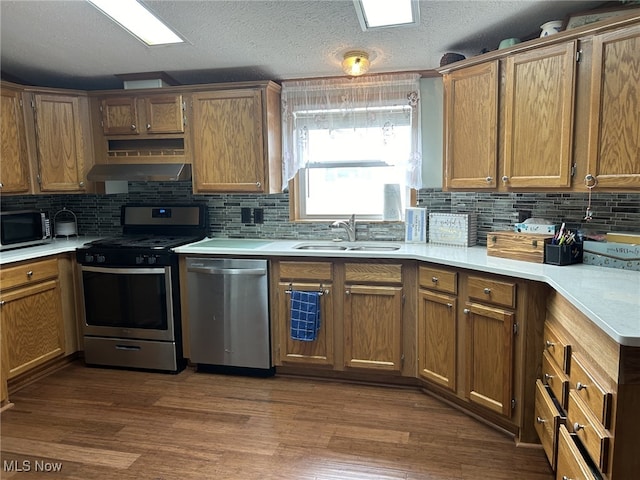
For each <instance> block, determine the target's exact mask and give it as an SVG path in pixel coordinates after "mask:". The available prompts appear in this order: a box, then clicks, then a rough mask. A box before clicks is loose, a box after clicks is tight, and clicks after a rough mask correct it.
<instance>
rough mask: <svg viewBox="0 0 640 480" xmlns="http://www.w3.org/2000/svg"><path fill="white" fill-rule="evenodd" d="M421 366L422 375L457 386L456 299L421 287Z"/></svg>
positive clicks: (419, 355)
mask: <svg viewBox="0 0 640 480" xmlns="http://www.w3.org/2000/svg"><path fill="white" fill-rule="evenodd" d="M419 298H420V304H419V306H418V368H419V373H420V376H421V377H423V378H425V379H427V380H430V381H432V382H435V383H437V384H438V385H442V386H443V387H446V388H448V389H449V390H452V391H455V389H456V339H457V326H456V325H457V322H456V318H457V308H456V306H457V299H456V297H454V296H452V295H444V294H439V293H434V292H429V291H427V290H420V297H419Z"/></svg>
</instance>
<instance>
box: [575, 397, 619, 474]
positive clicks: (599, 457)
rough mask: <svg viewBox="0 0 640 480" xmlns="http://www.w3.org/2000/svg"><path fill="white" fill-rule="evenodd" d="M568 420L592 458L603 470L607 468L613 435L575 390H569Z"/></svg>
mask: <svg viewBox="0 0 640 480" xmlns="http://www.w3.org/2000/svg"><path fill="white" fill-rule="evenodd" d="M567 421H568V423H569V426H570V428H571V429H572V430H573V433H575V434H576V436H577V437H578V438H579V439H580V440H581V441H582V443H583V444H584V447H585V449H586V450H587V452H589V455H590V456H591V459H592V460H593V461H594V462H595V464H596V465H597V466H598V467H599V468H600V469H601V470H606V466H607V459H608V455H609V443H610V440H611V437H610V436H609V433H608V432H607V431H606V430H605V429H604V428H602V425H600V422H599V421H598V420H596V419H595V418H594V417H593V415H592V414H591V413H590V412H589V408H588V407H587V406H586V405H585V404H584V402H582V401H581V400H580V398H578V395H577V394H576V392H575V391H574V390H571V391H570V392H569V402H568V407H567Z"/></svg>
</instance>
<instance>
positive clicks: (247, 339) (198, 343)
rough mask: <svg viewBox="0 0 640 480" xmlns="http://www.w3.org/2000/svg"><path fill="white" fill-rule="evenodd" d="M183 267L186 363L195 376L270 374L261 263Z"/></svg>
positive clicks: (211, 261)
mask: <svg viewBox="0 0 640 480" xmlns="http://www.w3.org/2000/svg"><path fill="white" fill-rule="evenodd" d="M186 262H187V289H188V297H189V340H190V348H191V356H190V360H191V362H192V363H195V364H197V368H198V370H205V371H207V370H208V371H215V372H223V373H240V374H242V373H246V374H257V375H271V374H273V372H274V369H273V367H272V364H271V348H270V343H271V342H270V339H269V297H268V281H267V279H268V276H267V261H266V260H250V259H229V258H195V257H187V259H186Z"/></svg>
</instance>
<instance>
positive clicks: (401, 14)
mask: <svg viewBox="0 0 640 480" xmlns="http://www.w3.org/2000/svg"><path fill="white" fill-rule="evenodd" d="M353 5H354V6H355V8H356V15H358V20H359V21H360V26H361V27H362V30H363V31H367V30H371V29H377V28H386V27H399V26H405V25H417V24H418V23H420V7H419V5H418V0H393V1H392V2H390V1H389V0H353Z"/></svg>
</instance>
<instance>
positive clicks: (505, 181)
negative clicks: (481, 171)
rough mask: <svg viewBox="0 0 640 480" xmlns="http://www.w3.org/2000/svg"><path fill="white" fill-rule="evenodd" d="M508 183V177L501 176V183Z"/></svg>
mask: <svg viewBox="0 0 640 480" xmlns="http://www.w3.org/2000/svg"><path fill="white" fill-rule="evenodd" d="M508 181H509V177H507V176H506V175H503V176H502V183H507V182H508Z"/></svg>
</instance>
